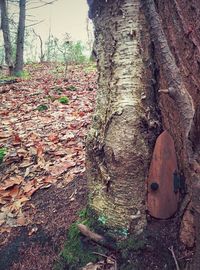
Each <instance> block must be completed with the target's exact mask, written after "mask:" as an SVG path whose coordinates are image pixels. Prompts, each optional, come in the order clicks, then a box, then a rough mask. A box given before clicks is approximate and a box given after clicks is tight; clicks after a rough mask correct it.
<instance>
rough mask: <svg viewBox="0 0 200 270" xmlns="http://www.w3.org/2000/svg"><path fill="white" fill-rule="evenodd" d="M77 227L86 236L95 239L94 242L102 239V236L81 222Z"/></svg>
mask: <svg viewBox="0 0 200 270" xmlns="http://www.w3.org/2000/svg"><path fill="white" fill-rule="evenodd" d="M77 227H78V228H79V230H80V232H81V233H82V234H83V235H85V236H86V237H88V238H90V239H91V240H93V241H95V242H98V243H99V242H102V241H104V240H105V239H104V237H103V236H101V235H99V234H97V233H94V232H92V231H91V230H90V229H89V228H88V227H87V226H85V225H83V224H78V225H77Z"/></svg>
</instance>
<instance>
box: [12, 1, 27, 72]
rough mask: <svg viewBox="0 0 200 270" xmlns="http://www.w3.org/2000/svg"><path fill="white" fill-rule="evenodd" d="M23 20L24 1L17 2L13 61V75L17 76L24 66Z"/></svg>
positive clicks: (24, 14) (24, 12) (24, 16)
mask: <svg viewBox="0 0 200 270" xmlns="http://www.w3.org/2000/svg"><path fill="white" fill-rule="evenodd" d="M25 19H26V0H20V1H19V24H18V32H17V50H16V61H15V68H14V71H15V74H16V75H19V73H20V72H22V71H23V65H24V34H25Z"/></svg>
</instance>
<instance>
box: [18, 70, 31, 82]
mask: <svg viewBox="0 0 200 270" xmlns="http://www.w3.org/2000/svg"><path fill="white" fill-rule="evenodd" d="M15 76H16V77H20V78H23V79H25V80H28V79H30V77H31V76H30V74H29V72H28V71H26V70H23V71H19V72H17V73H16V74H15Z"/></svg>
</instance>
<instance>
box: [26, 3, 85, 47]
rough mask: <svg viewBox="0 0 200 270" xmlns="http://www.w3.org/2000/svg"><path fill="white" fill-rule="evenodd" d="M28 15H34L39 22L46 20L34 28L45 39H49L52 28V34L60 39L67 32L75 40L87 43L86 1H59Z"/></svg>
mask: <svg viewBox="0 0 200 270" xmlns="http://www.w3.org/2000/svg"><path fill="white" fill-rule="evenodd" d="M30 2H31V1H30ZM34 2H35V1H34ZM31 6H34V5H31ZM27 14H29V15H30V14H32V15H34V16H35V18H36V19H37V20H39V21H40V20H44V21H43V22H42V23H40V24H39V25H36V26H34V28H35V30H36V32H37V33H38V34H40V35H41V36H42V37H43V38H44V39H46V38H47V36H48V34H49V29H50V28H51V32H52V34H53V35H55V36H56V37H58V38H60V37H62V36H64V34H65V33H66V32H67V33H69V34H70V36H71V38H72V39H73V40H76V41H77V40H82V41H83V42H87V30H86V29H87V23H86V22H87V17H88V5H87V1H86V0H57V1H56V2H54V3H53V4H51V5H46V6H44V7H42V8H37V9H33V10H28V11H27ZM30 24H31V22H28V21H27V25H30Z"/></svg>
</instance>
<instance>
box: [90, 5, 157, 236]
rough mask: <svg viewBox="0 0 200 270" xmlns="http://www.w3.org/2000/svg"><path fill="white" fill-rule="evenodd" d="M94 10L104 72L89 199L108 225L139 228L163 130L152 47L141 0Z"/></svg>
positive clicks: (93, 7) (92, 135)
mask: <svg viewBox="0 0 200 270" xmlns="http://www.w3.org/2000/svg"><path fill="white" fill-rule="evenodd" d="M90 15H91V16H92V17H93V22H94V26H95V39H96V43H95V49H96V54H97V65H98V72H99V79H98V93H97V102H96V110H95V115H94V118H93V125H92V128H91V130H90V132H89V135H88V138H87V176H88V181H89V188H90V205H91V207H92V208H93V209H95V211H96V213H97V214H98V215H99V216H103V217H104V218H105V220H106V224H107V226H110V227H111V228H113V227H120V228H130V227H131V228H132V230H133V231H134V232H136V233H140V232H141V231H142V230H143V228H144V227H145V225H146V215H145V210H146V208H145V196H146V190H145V180H146V178H147V173H148V167H149V162H150V158H151V155H152V150H153V145H154V142H155V139H156V137H157V135H158V134H159V132H160V121H159V113H158V107H157V98H156V90H157V89H156V88H157V85H156V83H155V82H156V80H155V76H156V67H155V63H154V62H152V54H153V51H152V50H151V46H149V45H150V38H149V35H148V32H147V27H146V22H145V17H144V14H143V11H142V10H141V9H140V0H135V1H132V0H124V1H108V2H107V1H96V2H95V3H93V5H91V6H90Z"/></svg>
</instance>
